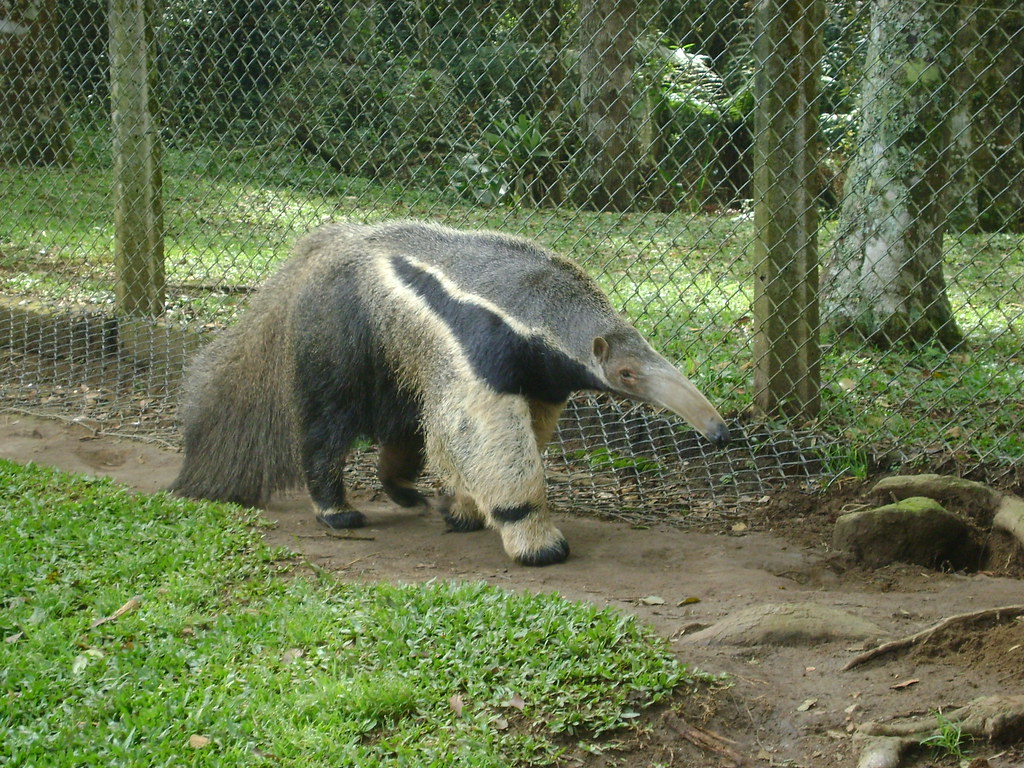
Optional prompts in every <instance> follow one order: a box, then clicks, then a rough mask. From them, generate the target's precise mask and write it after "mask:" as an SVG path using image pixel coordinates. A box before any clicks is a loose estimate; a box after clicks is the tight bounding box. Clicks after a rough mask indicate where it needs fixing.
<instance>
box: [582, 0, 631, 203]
mask: <svg viewBox="0 0 1024 768" xmlns="http://www.w3.org/2000/svg"><path fill="white" fill-rule="evenodd" d="M579 14H580V58H579V101H580V131H581V133H582V136H581V139H582V141H581V144H582V146H583V150H582V157H578V158H577V167H578V168H579V180H578V182H577V185H576V190H575V198H576V201H577V203H578V204H579V205H581V206H583V207H586V208H593V209H596V210H614V211H625V210H628V209H629V208H630V207H631V206H632V205H633V204H634V202H635V199H636V194H637V191H638V189H639V186H640V184H639V179H640V176H641V163H640V155H639V138H638V136H639V132H638V131H637V127H636V125H635V122H636V121H635V118H634V109H635V108H636V106H637V104H636V101H637V97H636V91H635V88H634V87H633V67H634V65H635V50H634V48H635V42H636V3H635V2H634V0H622V1H621V2H620V1H619V0H583V1H582V2H581V3H580V7H579Z"/></svg>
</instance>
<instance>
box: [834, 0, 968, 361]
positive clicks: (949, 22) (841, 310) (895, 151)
mask: <svg viewBox="0 0 1024 768" xmlns="http://www.w3.org/2000/svg"><path fill="white" fill-rule="evenodd" d="M956 23H957V8H956V6H955V5H949V4H945V3H920V2H917V1H916V0H875V1H874V5H873V8H872V19H871V28H870V32H869V37H868V47H867V59H866V62H865V74H864V85H863V90H862V92H861V97H860V106H859V114H860V125H859V128H858V135H857V150H856V154H855V156H854V157H853V159H852V161H851V165H850V170H849V173H848V176H847V182H846V188H845V194H844V200H843V207H842V212H841V215H840V228H839V233H838V235H837V237H836V240H835V243H834V245H833V248H832V253H831V257H830V260H829V263H828V265H827V268H826V271H825V278H824V283H823V288H822V308H823V319H824V321H825V322H826V323H827V324H829V325H830V326H831V327H832V328H833V329H834V330H836V331H837V332H838V333H840V334H843V333H851V332H852V333H855V334H857V335H858V336H860V337H862V338H865V339H867V340H869V341H871V342H873V343H876V344H878V345H880V346H889V345H891V344H898V343H908V342H909V343H932V342H937V343H939V344H941V345H943V346H945V347H952V346H955V345H956V344H958V343H959V342H960V341H961V340H962V335H961V333H960V330H959V329H958V328H957V325H956V321H955V319H954V317H953V312H952V308H951V306H950V302H949V298H948V296H947V292H946V282H945V277H944V275H943V264H942V256H943V249H942V239H943V235H944V233H945V230H946V223H947V219H948V212H949V207H950V200H949V197H950V195H949V193H948V189H949V186H950V185H949V168H950V163H949V161H950V157H949V155H950V152H951V151H952V147H951V145H952V139H951V135H950V133H951V132H950V127H949V114H950V112H951V110H952V107H953V104H954V100H955V99H954V95H955V94H954V92H953V91H954V86H953V83H954V82H955V79H954V78H952V77H951V75H952V73H953V71H954V69H955V67H956V66H957V63H958V58H959V57H958V55H957V53H956V52H955V51H954V49H953V46H952V45H951V44H950V43H951V41H952V40H953V37H954V34H955V30H956Z"/></svg>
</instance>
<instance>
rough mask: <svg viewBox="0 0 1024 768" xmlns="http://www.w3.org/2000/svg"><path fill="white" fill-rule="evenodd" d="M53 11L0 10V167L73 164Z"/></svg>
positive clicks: (22, 6) (31, 7)
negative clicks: (6, 164) (5, 163)
mask: <svg viewBox="0 0 1024 768" xmlns="http://www.w3.org/2000/svg"><path fill="white" fill-rule="evenodd" d="M55 6H56V3H55V2H54V1H53V0H28V1H27V2H25V1H23V2H17V3H3V4H2V5H0V162H15V163H31V164H34V165H65V164H67V163H70V162H71V139H70V135H69V130H68V124H67V120H66V119H65V117H64V104H63V96H64V88H63V80H62V77H61V71H60V41H59V40H58V38H57V18H56V8H55Z"/></svg>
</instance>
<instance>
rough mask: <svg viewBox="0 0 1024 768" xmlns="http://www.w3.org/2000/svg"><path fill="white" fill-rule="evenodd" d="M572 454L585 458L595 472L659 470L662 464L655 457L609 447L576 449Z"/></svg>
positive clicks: (578, 457)
mask: <svg viewBox="0 0 1024 768" xmlns="http://www.w3.org/2000/svg"><path fill="white" fill-rule="evenodd" d="M572 455H573V456H574V457H575V458H577V459H584V460H585V461H586V462H587V463H588V464H589V465H590V467H591V469H593V470H594V471H595V472H607V471H608V470H623V469H633V470H636V471H637V472H658V471H660V470H661V465H660V464H659V463H658V462H656V461H654V460H653V459H648V458H645V457H643V456H630V455H626V454H621V453H618V452H616V451H613V450H611V449H609V448H597V449H595V450H591V451H574V452H573V454H572Z"/></svg>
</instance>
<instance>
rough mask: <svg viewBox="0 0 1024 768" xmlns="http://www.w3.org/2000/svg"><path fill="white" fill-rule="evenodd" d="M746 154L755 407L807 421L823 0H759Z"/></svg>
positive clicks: (813, 333)
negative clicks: (749, 153) (750, 151)
mask: <svg viewBox="0 0 1024 768" xmlns="http://www.w3.org/2000/svg"><path fill="white" fill-rule="evenodd" d="M755 16H756V20H755V21H756V25H757V31H758V35H757V42H756V48H755V51H756V55H757V59H758V65H759V70H758V75H757V81H756V84H755V85H756V92H757V112H756V137H755V159H754V178H753V189H754V227H755V240H754V260H755V270H756V279H755V288H754V317H755V335H754V357H755V369H754V390H755V394H754V403H755V407H756V408H757V410H758V411H759V412H760V413H761V414H763V415H765V416H769V417H773V416H787V417H795V418H801V419H809V418H813V417H814V416H815V415H817V413H818V408H819V405H820V399H819V388H820V382H821V376H820V372H819V365H820V349H819V345H818V244H817V229H818V217H817V211H816V207H815V194H816V189H815V187H816V179H817V176H818V173H817V169H818V161H819V158H818V155H819V142H818V135H817V134H818V119H817V109H818V104H817V96H818V88H819V86H818V80H819V77H818V73H819V67H820V62H821V52H822V38H821V28H822V24H823V21H824V16H825V8H824V3H823V2H822V0H758V2H757V6H756V11H755Z"/></svg>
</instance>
